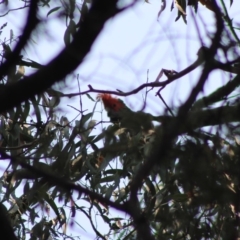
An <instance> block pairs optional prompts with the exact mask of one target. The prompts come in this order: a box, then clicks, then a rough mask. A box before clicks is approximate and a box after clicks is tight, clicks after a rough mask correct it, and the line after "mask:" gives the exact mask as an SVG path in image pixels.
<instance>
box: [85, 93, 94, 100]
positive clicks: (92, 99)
mask: <svg viewBox="0 0 240 240" xmlns="http://www.w3.org/2000/svg"><path fill="white" fill-rule="evenodd" d="M86 95H87V97H88V98H89V99H90V100H92V101H93V102H96V101H95V100H94V99H93V98H92V97H91V96H90V95H89V94H88V93H87V94H86Z"/></svg>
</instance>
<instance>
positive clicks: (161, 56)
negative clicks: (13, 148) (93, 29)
mask: <svg viewBox="0 0 240 240" xmlns="http://www.w3.org/2000/svg"><path fill="white" fill-rule="evenodd" d="M9 2H10V4H11V3H12V2H14V6H13V7H14V8H15V7H16V6H15V4H19V5H21V4H22V3H21V1H9ZM59 2H60V1H59ZM59 2H58V1H56V4H55V5H51V8H53V7H55V6H58V5H59ZM160 2H161V1H159V0H151V1H150V3H149V4H148V3H144V2H141V3H139V4H137V5H136V6H135V7H134V8H131V9H129V10H127V11H125V12H123V13H121V14H119V15H117V16H116V17H114V18H113V19H111V20H109V21H108V22H107V23H106V25H105V27H104V30H103V31H102V33H101V34H100V35H99V37H98V38H97V40H96V42H95V43H94V45H93V47H92V49H91V52H90V53H89V55H88V56H87V57H86V59H85V61H84V63H83V64H82V65H81V66H80V67H79V68H78V69H76V70H75V72H74V73H75V74H72V75H69V76H68V81H67V83H68V84H69V85H68V86H69V88H66V92H77V91H78V90H77V88H76V86H77V84H76V83H77V81H76V74H79V76H80V81H81V90H82V91H84V90H86V89H88V88H87V85H88V84H91V85H92V86H93V87H94V88H97V89H103V90H104V89H106V90H116V89H119V90H122V91H130V90H133V89H134V88H136V87H137V86H139V85H141V84H143V83H145V82H146V81H147V70H149V75H148V81H149V82H151V81H154V80H155V79H156V77H157V75H158V73H159V71H160V70H161V69H162V68H166V69H173V70H176V71H181V70H182V69H184V68H185V67H187V66H188V65H190V64H191V63H192V62H193V61H195V60H196V57H197V56H196V53H197V51H198V49H199V48H200V46H201V42H200V40H199V35H198V33H197V30H196V27H195V22H194V21H193V20H192V15H194V16H195V13H194V12H193V11H191V10H190V8H187V20H188V24H187V25H186V24H185V23H184V22H183V20H182V19H179V20H178V21H177V22H175V18H176V16H177V10H176V8H175V9H174V10H173V11H172V12H170V5H169V3H168V5H167V8H166V9H165V11H164V12H163V13H162V14H161V16H160V18H159V20H158V21H157V13H158V11H159V8H160ZM167 2H169V1H167ZM227 2H228V1H227ZM237 2H238V1H236V0H235V1H234V3H233V6H232V8H231V10H230V16H231V17H233V18H234V19H235V20H237V18H238V22H239V19H240V17H239V16H240V14H239V7H238V6H239V2H238V3H237ZM227 4H229V3H227ZM0 7H1V5H0ZM48 11H49V9H45V10H44V11H42V17H44V18H45V24H42V26H41V27H40V30H41V31H38V32H35V33H34V34H33V36H32V40H31V42H30V44H28V47H27V48H26V49H25V51H24V52H23V56H24V58H29V59H31V60H34V61H36V62H39V63H40V64H47V63H48V61H50V60H51V59H52V58H53V57H54V56H55V55H56V54H57V53H58V52H59V51H60V50H61V49H62V48H63V47H64V42H63V35H64V31H65V29H66V28H65V27H64V25H63V24H65V22H64V20H58V19H57V13H54V14H51V15H50V16H49V17H48V18H47V17H46V13H47V12H48ZM3 12H4V11H2V10H1V14H3ZM25 17H26V11H25V12H24V11H17V12H16V11H15V12H10V13H9V14H8V15H7V16H6V17H2V18H0V26H1V25H2V24H3V23H4V22H6V21H7V22H8V26H7V28H6V29H4V32H3V34H2V37H1V39H2V40H3V37H6V39H8V38H9V32H10V29H13V31H14V34H15V36H19V35H20V34H21V31H22V29H23V26H24V19H25ZM195 19H196V22H197V24H198V27H199V29H200V37H201V39H202V41H203V42H204V44H206V45H207V46H209V44H210V41H209V37H208V34H209V32H213V30H214V18H213V14H212V13H211V12H210V11H208V10H206V9H205V8H204V7H203V6H202V5H201V4H199V10H198V15H196V16H195ZM203 21H204V22H203ZM206 29H207V31H206ZM43 35H44V38H43V37H42V36H43ZM31 72H32V69H27V68H26V73H27V74H30V73H31ZM200 73H201V68H198V69H197V70H195V71H193V72H192V73H190V74H188V75H187V76H185V77H183V78H181V79H179V80H177V81H176V82H175V83H173V84H171V86H167V87H166V88H165V89H164V91H163V92H162V94H163V97H164V99H165V100H166V101H167V103H168V104H169V105H170V106H174V107H176V106H179V105H180V103H182V102H183V101H184V100H185V99H186V98H187V97H188V94H189V93H190V90H191V89H192V86H193V85H194V84H195V83H196V81H197V80H198V77H199V75H200ZM210 79H211V81H209V82H208V83H207V84H206V86H205V89H204V92H205V93H210V92H211V91H213V90H214V89H216V87H217V86H219V85H222V83H223V82H226V81H227V80H228V79H229V75H228V74H226V73H222V72H219V71H215V72H214V73H212V74H211V75H210ZM162 80H166V78H165V77H163V79H162ZM156 91H157V90H156V89H154V90H152V91H151V92H150V93H149V97H148V101H147V106H146V109H145V111H148V112H151V113H153V114H160V113H162V112H163V111H164V105H163V104H162V103H161V102H160V101H159V99H158V98H156V96H155V93H156ZM144 93H145V90H143V91H141V92H139V93H138V94H136V95H134V96H130V97H126V98H124V101H125V102H126V103H127V104H128V106H130V107H131V108H132V109H133V110H140V109H141V108H142V104H143V94H144ZM92 97H94V98H95V97H96V94H92ZM66 103H68V104H71V105H73V106H75V107H76V108H78V107H79V98H78V97H77V98H74V99H70V100H69V99H65V100H62V104H61V106H62V107H64V111H65V112H67V113H71V114H70V118H71V117H72V118H73V117H75V116H76V113H74V112H72V109H70V108H69V109H67V110H66V107H65V106H66ZM83 103H84V108H87V109H89V111H91V110H92V109H93V106H94V103H93V102H91V101H90V100H89V99H88V98H87V97H83ZM101 109H102V107H101V105H100V103H99V104H98V107H97V110H101ZM94 118H95V119H99V118H100V114H98V113H96V114H95V115H94ZM70 120H71V119H70ZM79 217H80V218H82V219H84V218H83V216H79ZM87 229H88V227H87ZM78 230H79V229H78ZM79 231H80V234H83V232H81V230H79ZM93 236H94V235H92V234H91V233H86V234H85V235H83V237H82V238H81V239H92V237H93ZM85 237H86V238H85Z"/></svg>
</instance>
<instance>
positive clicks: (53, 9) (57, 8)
mask: <svg viewBox="0 0 240 240" xmlns="http://www.w3.org/2000/svg"><path fill="white" fill-rule="evenodd" d="M60 8H61V6H59V7H55V8H52V9H51V10H50V11H49V12H48V13H47V17H48V16H49V15H50V14H52V13H54V12H56V11H57V10H59V9H60Z"/></svg>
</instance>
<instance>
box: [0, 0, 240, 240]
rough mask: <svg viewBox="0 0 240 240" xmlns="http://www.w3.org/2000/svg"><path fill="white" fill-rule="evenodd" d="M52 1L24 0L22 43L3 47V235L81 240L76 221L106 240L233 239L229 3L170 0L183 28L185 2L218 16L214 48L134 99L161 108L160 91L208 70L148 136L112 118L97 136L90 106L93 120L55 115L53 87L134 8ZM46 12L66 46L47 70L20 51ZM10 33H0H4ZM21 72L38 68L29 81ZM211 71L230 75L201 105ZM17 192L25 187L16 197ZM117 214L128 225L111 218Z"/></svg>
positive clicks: (237, 81) (234, 142) (233, 87)
mask: <svg viewBox="0 0 240 240" xmlns="http://www.w3.org/2000/svg"><path fill="white" fill-rule="evenodd" d="M8 2H11V1H6V2H5V4H6V5H7V4H8ZM23 2H24V1H23ZM52 2H55V1H51V0H48V1H46V0H41V1H32V3H30V5H28V4H29V3H28V1H26V2H25V7H29V15H28V21H27V24H26V27H25V30H24V32H23V35H22V38H20V40H19V41H18V42H17V45H16V47H15V48H14V49H12V45H11V43H12V41H13V38H12V36H11V38H10V39H9V40H7V41H3V42H2V47H3V51H2V64H1V66H0V75H1V88H0V91H1V94H0V100H1V101H0V102H1V105H0V109H1V115H0V134H1V138H0V152H1V159H2V160H6V159H9V162H10V164H9V166H7V167H6V169H5V170H4V174H3V176H2V177H1V208H0V222H1V226H5V225H6V227H3V230H2V231H3V233H2V234H3V235H4V236H8V237H6V239H16V237H15V236H13V235H12V233H13V231H14V233H15V235H16V236H17V239H26V238H27V237H29V238H30V239H32V240H33V239H67V237H68V238H69V239H78V238H79V239H80V238H81V236H77V237H74V236H73V235H72V234H69V232H71V228H70V227H69V226H72V225H74V224H78V225H80V226H81V227H82V226H83V224H82V223H81V221H80V220H79V219H76V215H77V214H78V213H81V214H82V215H84V216H86V217H87V218H88V220H89V222H90V224H91V226H92V228H93V230H94V232H95V234H96V237H98V238H101V239H237V238H239V237H240V231H239V227H240V225H239V224H240V219H239V213H240V209H239V208H240V157H239V156H240V139H239V135H240V132H239V122H240V121H239V119H240V105H239V100H240V98H239V94H238V91H239V88H238V87H239V85H240V76H239V72H240V68H239V61H240V58H239V55H238V52H239V49H238V48H239V39H238V36H237V32H236V28H235V27H234V26H233V23H232V20H230V17H229V16H228V12H227V10H226V9H227V8H226V6H225V3H224V2H223V1H220V2H219V6H220V7H221V8H219V7H218V5H217V4H216V3H215V1H213V0H210V1H196V0H195V1H190V0H189V1H187V2H186V1H184V0H183V1H176V7H177V8H178V15H177V19H178V18H180V16H181V17H182V18H183V20H184V21H186V14H185V12H186V6H188V5H190V6H192V7H194V9H195V11H197V9H198V3H199V2H200V3H201V4H204V5H206V6H207V8H208V9H209V10H210V11H212V12H213V14H214V17H215V20H216V29H215V34H214V36H212V38H211V45H210V47H209V48H207V47H201V48H200V50H199V52H198V56H197V59H196V61H195V62H194V63H193V64H192V65H190V66H189V67H188V68H186V69H184V70H183V71H181V72H179V73H177V72H174V71H170V70H166V69H164V70H163V71H162V74H165V75H166V76H167V80H166V81H162V82H161V81H156V82H152V83H147V84H144V85H141V86H139V88H137V89H134V90H133V91H132V94H134V93H137V92H138V91H139V90H141V89H145V88H147V87H152V88H157V89H158V92H157V96H159V101H162V102H163V103H165V101H164V99H163V98H162V96H161V91H162V90H163V89H164V88H165V87H166V86H168V85H170V84H172V83H173V82H174V81H176V80H177V79H179V78H180V77H182V76H184V75H186V74H188V73H189V72H191V71H192V70H193V69H195V68H196V67H198V66H200V65H203V70H202V74H201V76H200V77H199V80H198V82H197V84H196V86H195V87H194V88H193V89H192V92H191V94H190V96H189V98H188V99H187V100H186V101H185V102H184V103H183V104H182V105H181V106H180V107H179V108H178V110H177V111H176V112H177V114H174V113H173V112H172V110H171V109H170V108H169V107H168V106H167V105H166V109H167V110H168V114H165V115H161V116H158V117H157V118H158V119H159V121H160V123H161V124H160V125H159V126H156V127H155V128H154V129H152V131H149V132H147V133H146V132H144V131H142V132H139V133H138V134H129V132H131V131H130V130H131V129H124V128H121V126H120V125H119V124H118V123H117V122H115V123H114V124H110V125H106V126H105V125H104V126H105V127H104V128H103V130H102V132H101V133H100V134H95V133H94V131H92V130H93V129H94V127H95V126H97V125H98V124H99V123H101V122H95V121H94V120H93V114H94V109H93V111H92V112H91V111H90V112H88V113H86V112H84V111H83V109H78V111H79V115H80V117H79V118H78V119H80V120H76V119H73V120H70V119H68V118H67V117H66V116H65V115H64V114H62V115H61V114H60V111H59V110H58V109H57V107H58V105H59V102H60V99H61V98H62V97H63V96H66V95H65V94H64V93H62V90H61V88H59V89H58V90H56V88H52V87H51V85H52V84H53V83H56V82H59V81H61V80H62V79H63V77H64V76H66V75H67V74H69V73H70V72H71V71H73V70H74V69H75V68H76V67H77V66H78V64H79V63H81V62H82V60H83V58H84V57H85V56H86V54H87V53H88V52H89V50H90V47H91V45H92V43H93V42H94V40H95V38H96V37H97V36H98V34H99V33H100V32H101V30H102V28H103V25H104V23H105V22H106V21H107V20H108V19H109V18H111V17H112V16H114V15H116V14H118V13H119V12H121V11H124V10H125V9H126V8H129V7H131V6H133V5H134V4H135V3H132V4H130V5H127V6H125V7H123V8H122V9H119V8H118V7H117V4H118V2H117V1H112V0H111V1H109V0H104V1H94V2H93V3H92V6H91V7H89V6H90V5H89V2H88V1H87V0H86V1H84V2H83V3H82V4H81V3H79V2H78V1H74V0H69V1H61V3H60V2H59V3H60V4H59V5H57V6H54V7H52V8H51V3H52ZM210 3H211V4H210ZM164 4H165V5H166V2H165V1H164V0H163V6H164ZM230 4H232V1H230ZM41 8H46V9H48V10H47V11H46V17H50V16H52V15H53V14H59V17H62V16H64V17H65V20H66V22H67V26H66V31H65V34H64V36H63V39H64V43H65V45H66V48H65V49H64V50H63V51H62V53H60V54H59V55H58V56H57V57H56V58H55V59H54V60H53V61H51V62H50V63H49V64H48V65H47V66H43V65H42V64H40V63H36V62H34V61H33V60H24V58H23V56H22V55H20V54H23V53H22V52H21V51H22V49H23V47H24V46H25V45H26V43H27V42H28V39H29V36H30V35H31V33H32V31H33V30H34V29H35V28H36V27H37V25H38V24H39V21H38V20H37V18H36V16H37V12H38V10H37V9H41ZM221 9H223V11H222V10H221ZM18 10H19V11H21V9H20V8H19V9H18ZM163 10H164V8H162V9H160V12H159V18H161V16H160V15H161V12H162V11H163ZM10 12H11V11H9V10H8V11H7V13H10ZM3 15H4V14H3ZM76 16H77V17H76ZM76 18H78V21H76ZM5 26H6V24H3V25H2V26H1V27H0V34H1V33H2V31H4V28H5ZM226 36H227V37H226ZM226 38H227V40H228V41H227V44H223V42H224V40H226ZM218 51H222V52H223V53H224V54H223V55H224V56H225V57H224V58H223V59H221V61H220V60H219V59H217V57H215V56H216V53H217V52H218ZM69 52H70V53H72V54H69ZM73 53H76V55H74V54H73ZM229 55H231V56H232V60H229ZM72 56H74V57H72ZM76 56H77V57H76ZM63 59H64V60H65V65H64V67H62V66H63V65H61V64H62V63H63V62H64V61H63ZM27 67H32V68H35V69H36V72H35V73H33V74H32V75H31V76H28V77H27V76H25V69H26V68H27ZM215 69H220V70H219V71H226V72H230V73H231V79H230V80H229V82H228V83H227V84H225V85H222V86H221V87H219V88H218V89H215V90H214V91H213V92H212V93H211V94H209V95H207V96H204V97H202V98H198V99H197V96H198V93H199V92H200V91H201V90H202V89H203V86H204V85H205V84H206V82H207V78H208V76H209V74H210V73H211V72H212V71H213V70H215ZM159 78H160V76H159ZM158 80H159V79H158ZM95 92H100V93H104V92H106V91H101V90H97V89H94V88H93V87H92V86H89V90H87V91H85V92H79V93H78V95H79V96H82V95H83V94H88V97H89V99H90V100H91V101H95V100H94V98H93V96H94V95H93V94H92V93H95ZM108 93H109V92H108ZM110 93H112V94H116V95H118V96H127V95H130V93H123V92H118V91H116V92H115V91H112V92H110ZM67 96H69V97H72V95H71V94H69V95H67ZM146 101H147V100H146ZM83 104H84V103H83ZM165 104H166V103H165ZM101 142H103V143H104V144H103V145H101ZM113 163H114V164H113ZM17 191H22V195H21V196H20V197H16V195H18V194H17ZM113 208H114V209H118V210H120V211H122V212H123V213H126V217H122V218H120V217H114V216H113V215H112V214H110V212H111V211H112V209H113ZM50 211H52V212H53V213H54V217H52V216H51V214H50ZM69 213H70V217H69V216H68V215H69ZM96 216H97V217H98V219H101V221H103V222H105V223H106V224H107V225H108V233H107V234H105V233H103V231H102V229H99V228H98V227H97V224H96V222H95V220H94V219H95V217H96ZM99 221H100V220H99ZM28 222H29V223H30V224H29V223H28ZM3 224H5V225H3ZM9 226H11V227H9ZM67 228H69V229H70V230H68V231H66V230H67ZM67 234H68V235H67Z"/></svg>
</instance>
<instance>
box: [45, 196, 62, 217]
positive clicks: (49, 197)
mask: <svg viewBox="0 0 240 240" xmlns="http://www.w3.org/2000/svg"><path fill="white" fill-rule="evenodd" d="M41 194H42V197H43V198H44V200H45V201H46V202H47V203H48V204H49V205H50V206H51V208H52V209H53V211H54V212H55V214H56V215H57V217H58V219H60V213H59V211H58V207H57V205H56V203H55V202H54V201H53V198H52V197H51V196H50V195H49V194H48V193H46V192H44V193H43V192H42V193H41Z"/></svg>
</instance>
